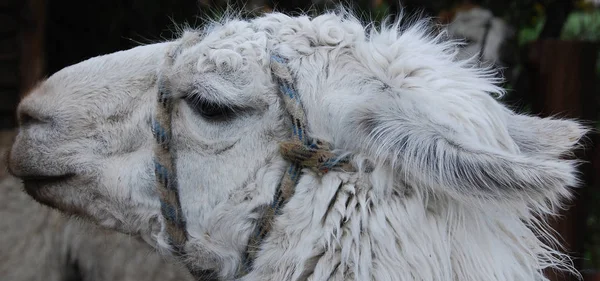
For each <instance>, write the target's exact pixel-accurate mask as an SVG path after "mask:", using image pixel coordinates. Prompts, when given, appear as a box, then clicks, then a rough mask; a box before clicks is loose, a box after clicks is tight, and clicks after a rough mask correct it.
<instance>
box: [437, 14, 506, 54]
mask: <svg viewBox="0 0 600 281" xmlns="http://www.w3.org/2000/svg"><path fill="white" fill-rule="evenodd" d="M447 28H448V33H449V34H450V36H452V37H455V38H462V39H466V40H467V43H466V45H465V46H463V47H462V48H461V49H460V50H461V51H460V54H459V56H458V57H459V58H462V59H468V58H470V57H472V56H475V55H479V56H480V60H481V61H482V62H484V63H486V64H497V65H502V66H504V65H505V64H506V61H503V59H505V57H503V56H502V55H503V54H504V53H505V52H506V51H507V50H504V49H505V48H508V46H506V44H505V43H506V41H507V40H508V39H509V38H511V37H513V36H514V35H515V34H514V30H513V29H512V28H511V27H510V26H509V25H508V24H507V23H506V22H505V21H504V20H502V19H501V18H498V17H494V15H493V14H492V12H491V11H489V10H486V9H483V8H479V7H473V8H470V9H468V10H461V11H458V12H456V15H455V16H454V18H453V20H452V22H450V23H449V24H448V27H447Z"/></svg>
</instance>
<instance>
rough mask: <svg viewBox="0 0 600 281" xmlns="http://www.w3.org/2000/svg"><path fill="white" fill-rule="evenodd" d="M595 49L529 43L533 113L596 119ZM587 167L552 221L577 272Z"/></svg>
mask: <svg viewBox="0 0 600 281" xmlns="http://www.w3.org/2000/svg"><path fill="white" fill-rule="evenodd" d="M597 55H598V46H597V45H595V44H593V43H587V42H576V41H561V40H554V39H549V40H542V41H538V42H535V43H533V44H532V45H531V46H530V48H529V57H528V64H527V71H528V72H529V76H530V86H531V93H529V94H530V95H531V97H530V99H529V100H531V101H532V110H533V113H535V114H539V115H541V116H556V115H557V116H560V117H570V118H578V119H583V120H595V119H596V118H597V116H596V114H597V108H596V104H597V101H596V100H595V97H594V94H595V92H596V91H595V87H596V85H595V77H596V74H595V69H596V68H595V66H596V61H597ZM593 148H594V146H593V145H591V146H590V147H589V148H588V150H587V151H585V153H584V152H583V151H581V152H579V153H578V156H579V157H580V158H583V159H584V160H588V161H590V160H592V159H591V158H592V157H591V156H592V155H593V153H594V152H595V151H594V149H593ZM590 167H591V165H583V166H582V167H581V169H582V172H583V175H584V176H583V180H584V181H585V186H587V187H585V188H583V189H578V190H577V195H576V196H575V199H574V200H573V201H572V202H570V204H569V206H570V208H569V209H568V210H567V211H564V212H563V213H561V215H562V216H561V217H560V218H557V219H555V220H554V221H553V222H552V224H551V225H552V226H553V228H554V229H555V230H556V231H557V232H558V234H559V235H560V238H559V240H560V241H561V242H563V244H564V246H565V249H566V250H567V251H568V253H569V254H571V255H572V256H574V257H575V259H574V262H575V266H576V267H577V269H581V257H582V253H583V247H584V244H583V238H584V235H583V234H584V231H585V219H586V211H585V206H584V202H583V200H582V198H584V196H583V195H584V193H585V192H587V189H588V188H589V184H590V183H591V182H592V181H591V179H590V177H591V176H593V173H590V171H591V170H590ZM547 276H548V278H549V279H550V280H553V281H559V280H560V281H571V280H573V281H574V280H576V278H575V276H570V275H566V274H565V273H557V272H552V271H548V272H547Z"/></svg>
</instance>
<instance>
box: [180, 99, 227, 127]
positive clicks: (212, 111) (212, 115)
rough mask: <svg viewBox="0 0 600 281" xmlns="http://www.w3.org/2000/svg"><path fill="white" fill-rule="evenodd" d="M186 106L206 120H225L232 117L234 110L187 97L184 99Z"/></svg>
mask: <svg viewBox="0 0 600 281" xmlns="http://www.w3.org/2000/svg"><path fill="white" fill-rule="evenodd" d="M185 100H186V102H187V103H188V105H189V106H190V107H191V108H193V109H194V110H195V111H196V112H197V113H198V114H200V115H201V116H202V117H204V118H205V119H208V120H215V121H218V120H226V119H229V118H231V117H233V116H234V113H235V108H233V107H231V106H227V105H223V104H219V103H215V102H210V101H207V100H205V99H201V98H197V97H193V96H188V97H186V98H185Z"/></svg>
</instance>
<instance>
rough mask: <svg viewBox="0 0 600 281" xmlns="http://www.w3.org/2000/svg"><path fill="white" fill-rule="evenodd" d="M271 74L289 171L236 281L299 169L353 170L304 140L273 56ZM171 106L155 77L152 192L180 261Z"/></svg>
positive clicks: (298, 107) (284, 75) (286, 73)
mask: <svg viewBox="0 0 600 281" xmlns="http://www.w3.org/2000/svg"><path fill="white" fill-rule="evenodd" d="M271 70H272V73H273V77H274V79H275V81H276V82H277V84H278V86H279V90H280V95H281V97H282V99H283V101H284V104H285V109H286V111H287V112H288V114H289V116H290V117H291V121H292V122H291V123H292V126H291V132H292V138H291V140H289V141H284V142H281V143H280V153H281V155H282V157H283V158H284V159H285V160H287V161H288V162H290V167H289V168H288V169H287V170H286V172H285V174H284V175H283V178H282V179H281V182H280V184H279V185H278V187H277V189H276V191H275V194H274V197H273V201H272V203H271V204H270V205H268V207H267V208H266V211H265V212H264V213H263V215H262V216H261V217H260V219H259V220H258V223H257V225H256V229H255V231H254V232H253V233H252V234H251V235H250V238H249V241H248V246H247V248H246V251H245V253H244V256H243V262H242V264H241V266H240V267H239V268H238V273H237V275H238V277H241V276H243V275H245V274H247V273H248V272H250V271H251V270H252V265H253V261H254V259H255V258H256V255H257V253H258V252H259V250H260V245H261V243H262V242H263V240H264V239H265V237H266V236H267V235H268V233H269V232H270V230H271V228H272V226H273V223H274V221H275V217H276V216H277V215H279V214H280V213H281V210H282V208H283V206H284V205H285V204H286V203H287V202H288V201H289V200H290V198H291V197H292V196H293V195H294V192H295V187H296V184H297V183H298V180H299V179H300V176H301V174H302V170H303V169H304V168H308V169H310V170H312V171H314V172H315V173H317V174H318V175H323V174H325V173H327V172H329V171H330V170H332V169H343V170H345V171H353V170H354V168H353V167H352V165H351V164H350V163H349V160H348V158H347V157H340V156H339V155H337V154H335V153H333V152H332V149H331V145H330V144H329V143H327V142H324V141H321V140H316V139H313V138H311V137H309V136H308V135H307V121H306V115H305V112H304V108H303V107H302V103H301V101H300V96H299V95H298V93H297V92H296V90H295V87H294V83H293V82H294V81H293V77H292V73H291V71H290V69H289V67H288V65H287V61H286V60H285V59H283V58H281V57H279V56H272V57H271ZM173 102H174V101H173V98H172V95H171V93H170V85H169V84H168V80H167V79H165V78H164V77H163V76H161V77H159V79H158V104H157V107H156V116H155V118H154V120H153V122H152V132H153V135H154V138H155V140H156V144H155V146H154V154H155V158H154V171H155V175H156V188H157V190H158V192H159V196H160V203H161V215H162V217H163V221H164V227H165V229H164V230H165V233H166V236H167V239H168V240H167V242H168V243H169V245H170V246H171V247H172V249H173V251H174V253H175V255H177V256H179V257H183V258H184V259H183V260H186V259H185V257H184V256H185V251H184V246H185V243H186V242H187V239H188V236H187V231H186V221H185V217H184V215H183V212H182V208H181V203H180V201H179V192H178V188H177V173H176V165H175V155H174V154H175V149H174V147H173V146H172V142H171V141H172V129H171V128H172V118H171V112H172V108H173ZM186 266H187V267H188V269H190V270H191V272H192V274H193V275H194V277H195V278H196V279H197V280H200V279H202V278H207V276H210V275H211V274H210V272H205V271H195V270H194V269H195V268H196V267H195V266H193V265H192V264H186ZM203 280H205V279H203Z"/></svg>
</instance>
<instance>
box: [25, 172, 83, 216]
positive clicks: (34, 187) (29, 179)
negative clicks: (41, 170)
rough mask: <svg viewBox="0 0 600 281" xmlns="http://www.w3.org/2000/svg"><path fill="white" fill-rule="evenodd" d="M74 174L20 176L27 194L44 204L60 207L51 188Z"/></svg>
mask: <svg viewBox="0 0 600 281" xmlns="http://www.w3.org/2000/svg"><path fill="white" fill-rule="evenodd" d="M74 176H75V175H74V174H65V175H60V176H21V177H20V178H21V180H23V187H24V189H25V192H26V193H27V194H29V196H31V197H32V198H33V199H35V200H36V201H38V202H40V203H42V204H44V205H47V206H50V207H52V208H56V209H61V207H64V206H61V205H60V204H58V202H56V200H55V199H56V198H55V197H56V196H53V194H52V193H53V192H52V190H54V189H55V187H59V186H60V185H62V184H64V183H65V182H67V181H69V180H70V179H71V178H73V177H74Z"/></svg>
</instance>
